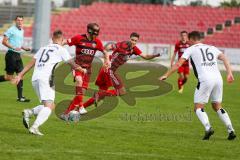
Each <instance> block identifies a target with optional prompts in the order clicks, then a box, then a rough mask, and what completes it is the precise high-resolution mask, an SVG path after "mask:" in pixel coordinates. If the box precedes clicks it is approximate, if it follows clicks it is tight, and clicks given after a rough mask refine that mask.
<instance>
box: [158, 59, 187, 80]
mask: <svg viewBox="0 0 240 160" xmlns="http://www.w3.org/2000/svg"><path fill="white" fill-rule="evenodd" d="M185 61H186V59H185V58H180V59H179V60H178V62H177V63H176V64H174V65H173V66H172V68H171V69H170V70H168V71H167V73H165V74H164V75H163V76H161V77H160V78H159V80H160V81H163V80H166V79H167V78H168V77H169V76H171V75H172V74H173V73H174V72H176V71H177V70H178V68H179V67H180V66H181V65H182V64H183V63H184V62H185Z"/></svg>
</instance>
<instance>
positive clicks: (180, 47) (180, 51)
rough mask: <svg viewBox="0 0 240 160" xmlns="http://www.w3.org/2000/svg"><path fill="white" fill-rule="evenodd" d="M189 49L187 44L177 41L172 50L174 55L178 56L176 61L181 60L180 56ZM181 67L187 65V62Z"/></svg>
mask: <svg viewBox="0 0 240 160" xmlns="http://www.w3.org/2000/svg"><path fill="white" fill-rule="evenodd" d="M188 47H190V44H189V42H186V43H183V42H182V41H178V42H177V43H176V44H175V49H174V53H175V54H178V59H180V58H181V56H182V55H183V53H184V51H185V50H186V49H187V48H188ZM183 65H189V62H188V61H186V62H185V63H184V64H183Z"/></svg>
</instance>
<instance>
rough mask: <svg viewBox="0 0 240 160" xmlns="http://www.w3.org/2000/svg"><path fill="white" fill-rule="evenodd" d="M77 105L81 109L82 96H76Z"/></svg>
mask: <svg viewBox="0 0 240 160" xmlns="http://www.w3.org/2000/svg"><path fill="white" fill-rule="evenodd" d="M77 97H78V105H79V107H81V106H82V105H83V95H78V96H77Z"/></svg>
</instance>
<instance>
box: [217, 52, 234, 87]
mask: <svg viewBox="0 0 240 160" xmlns="http://www.w3.org/2000/svg"><path fill="white" fill-rule="evenodd" d="M218 59H219V60H221V61H223V64H224V66H225V68H226V71H227V82H228V83H232V82H233V81H234V77H233V74H232V69H231V65H230V63H229V60H228V58H227V57H226V56H225V55H224V54H223V53H221V54H219V56H218Z"/></svg>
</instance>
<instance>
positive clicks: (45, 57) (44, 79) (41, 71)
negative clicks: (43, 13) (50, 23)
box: [15, 30, 86, 135]
mask: <svg viewBox="0 0 240 160" xmlns="http://www.w3.org/2000/svg"><path fill="white" fill-rule="evenodd" d="M52 40H53V44H49V45H47V46H45V47H41V48H40V49H39V51H38V52H37V53H36V54H35V55H34V57H33V59H32V60H31V62H30V63H29V64H28V65H27V66H26V67H25V68H24V69H23V71H22V72H20V73H19V75H18V76H17V77H16V78H15V83H16V84H17V83H18V82H19V81H20V80H21V79H22V78H23V76H24V75H25V73H27V72H28V71H29V70H30V69H31V68H32V67H33V66H34V65H35V67H34V72H33V76H32V85H33V88H34V90H35V91H36V93H37V96H38V97H39V100H40V102H41V103H42V105H38V106H36V107H34V108H32V109H25V110H24V111H23V124H24V126H25V127H26V128H27V129H29V132H30V133H32V134H35V135H43V134H42V133H41V132H40V131H39V129H38V127H39V126H41V125H42V124H43V123H44V122H46V121H47V119H48V117H49V116H50V115H51V112H52V110H53V109H54V108H55V105H54V99H55V90H54V88H53V86H54V85H53V73H54V69H55V67H56V65H57V64H58V63H59V62H61V61H65V62H67V63H68V64H70V65H71V67H72V68H73V69H77V70H80V71H82V72H86V70H85V69H82V68H81V67H80V66H79V65H77V64H75V62H74V60H72V57H71V56H70V54H69V53H68V51H67V50H66V49H65V48H63V47H62V45H63V33H62V32H61V31H60V30H57V31H55V32H54V33H53V37H52ZM33 115H35V116H37V117H36V120H35V122H34V123H33V125H32V126H31V127H30V125H29V119H30V118H31V117H32V116H33Z"/></svg>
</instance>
